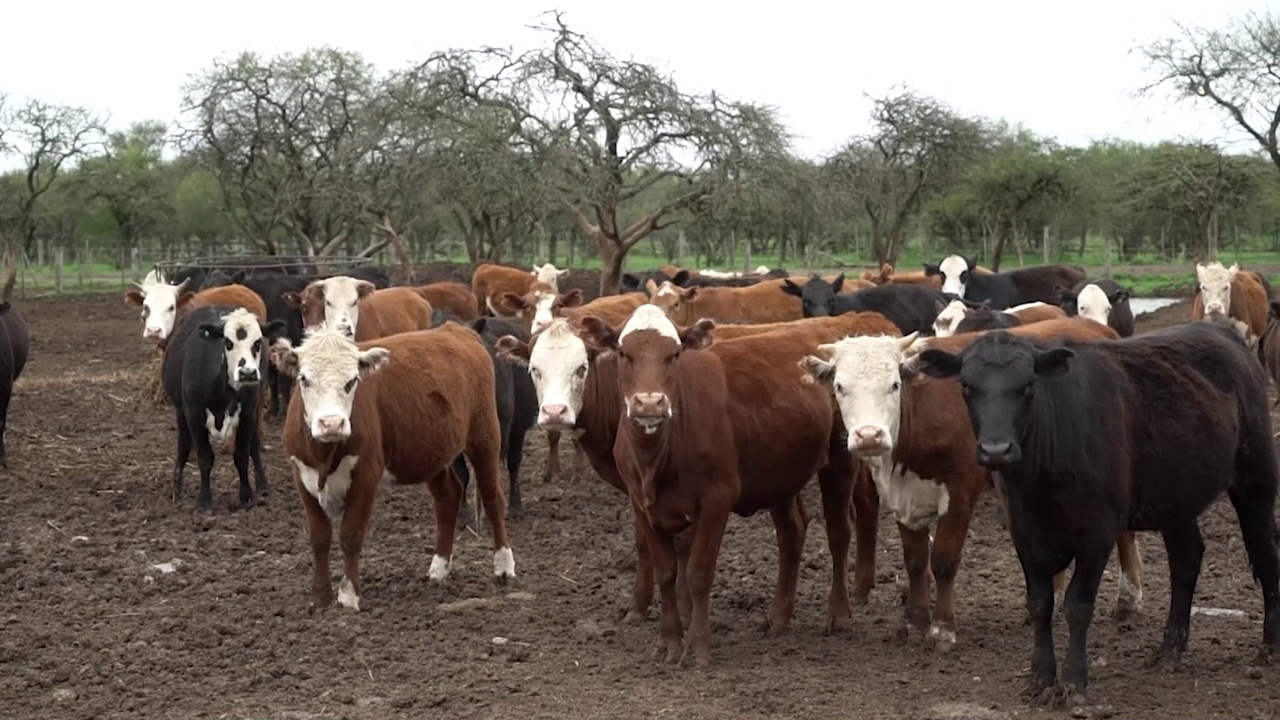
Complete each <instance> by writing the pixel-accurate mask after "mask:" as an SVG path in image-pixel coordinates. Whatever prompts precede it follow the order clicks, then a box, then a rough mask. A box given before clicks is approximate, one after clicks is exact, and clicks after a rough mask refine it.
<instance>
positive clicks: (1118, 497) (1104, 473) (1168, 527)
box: [920, 323, 1280, 702]
mask: <svg viewBox="0 0 1280 720" xmlns="http://www.w3.org/2000/svg"><path fill="white" fill-rule="evenodd" d="M920 362H921V369H922V370H923V371H924V372H925V373H927V374H929V375H931V376H933V377H938V378H947V377H956V376H959V378H960V383H961V385H962V386H963V387H964V395H965V401H966V403H967V404H968V412H969V419H970V422H971V423H972V425H973V428H974V435H975V437H976V445H977V447H976V453H977V458H978V462H980V463H981V464H982V465H983V466H985V467H987V468H989V469H991V470H998V471H1000V472H1001V473H1002V475H1003V477H1004V491H1005V494H1006V500H1007V507H1008V513H1009V531H1010V534H1011V535H1012V536H1013V544H1014V548H1015V550H1016V551H1017V554H1018V559H1019V561H1020V562H1021V563H1022V567H1023V572H1024V575H1025V577H1026V583H1027V607H1028V609H1029V610H1030V611H1031V615H1032V618H1033V622H1034V624H1035V643H1034V649H1033V650H1032V656H1031V672H1032V683H1033V684H1032V689H1033V690H1034V691H1038V692H1040V693H1042V694H1041V698H1042V699H1049V700H1056V699H1065V698H1063V696H1062V695H1061V694H1060V691H1061V689H1063V687H1064V686H1065V690H1066V691H1067V693H1069V694H1071V695H1072V697H1071V699H1072V700H1073V701H1076V702H1083V701H1085V695H1086V686H1087V682H1088V675H1089V670H1088V667H1089V660H1088V657H1087V655H1086V647H1085V645H1086V640H1087V635H1088V630H1089V624H1090V622H1091V621H1092V618H1093V607H1094V602H1095V599H1096V598H1097V593H1098V584H1099V582H1100V581H1101V579H1102V573H1103V570H1104V569H1105V568H1106V566H1107V559H1108V556H1109V555H1110V554H1111V547H1112V546H1113V545H1114V544H1115V542H1116V536H1117V535H1118V534H1119V533H1120V532H1121V531H1123V530H1158V531H1160V533H1161V534H1162V535H1163V537H1164V543H1165V548H1166V551H1167V552H1168V557H1169V584H1170V601H1169V616H1168V620H1167V621H1166V623H1165V628H1164V637H1163V640H1162V642H1161V644H1160V648H1159V651H1158V654H1157V655H1156V658H1155V659H1156V661H1158V662H1161V663H1164V664H1176V663H1177V662H1178V661H1179V659H1180V657H1181V655H1182V653H1183V652H1184V651H1185V650H1186V647H1187V636H1188V632H1189V629H1190V621H1191V600H1192V594H1193V592H1194V590H1195V586H1196V580H1197V578H1198V576H1199V574H1200V566H1201V560H1202V558H1203V555H1204V540H1203V538H1202V537H1201V534H1200V529H1199V526H1198V524H1197V520H1198V518H1199V516H1200V515H1201V514H1202V513H1203V512H1204V511H1205V509H1206V508H1208V507H1209V505H1210V504H1211V503H1213V501H1214V500H1216V499H1217V498H1218V496H1220V495H1221V494H1222V493H1223V491H1225V492H1226V493H1227V496H1228V497H1229V498H1230V500H1231V504H1232V506H1233V507H1234V508H1235V511H1236V515H1237V517H1238V518H1239V521H1240V529H1241V531H1242V533H1243V536H1244V545H1245V549H1246V551H1247V553H1248V556H1249V564H1250V565H1251V566H1252V569H1253V575H1254V577H1255V578H1256V579H1257V580H1258V581H1259V582H1260V583H1261V585H1262V596H1263V613H1264V614H1263V623H1262V641H1263V644H1264V646H1265V648H1264V652H1266V653H1268V654H1269V653H1271V652H1273V651H1275V650H1276V649H1277V648H1278V647H1280V557H1278V556H1277V552H1276V546H1275V544H1274V543H1273V541H1272V533H1273V531H1274V529H1275V505H1276V491H1277V483H1278V481H1280V478H1278V477H1277V475H1278V472H1277V468H1276V450H1275V446H1274V444H1273V443H1274V440H1273V437H1272V434H1271V429H1272V424H1271V414H1270V412H1269V411H1268V407H1267V379H1266V376H1265V375H1264V374H1263V370H1262V367H1261V365H1259V364H1258V363H1257V362H1256V361H1255V360H1254V359H1253V355H1252V354H1251V353H1250V352H1249V351H1248V349H1247V348H1246V346H1245V344H1244V342H1243V341H1242V340H1241V339H1240V337H1239V336H1238V335H1237V334H1236V333H1235V332H1234V331H1233V330H1232V329H1231V328H1230V327H1227V326H1225V325H1220V324H1217V323H1190V324H1186V325H1176V326H1173V327H1170V328H1166V329H1163V330H1157V331H1154V332H1149V333H1144V334H1142V335H1137V336H1135V337H1131V338H1124V339H1121V340H1110V341H1104V342H1098V343H1093V344H1079V345H1072V346H1070V347H1064V346H1058V347H1051V346H1047V345H1046V346H1037V345H1035V344H1033V343H1032V342H1031V341H1030V340H1029V339H1026V338H1017V337H1014V336H1012V335H1010V334H1009V333H1007V332H1004V331H996V332H993V333H989V334H987V335H984V336H983V337H981V338H979V339H978V340H977V341H976V342H974V343H973V344H972V345H970V346H969V347H968V348H967V349H966V350H964V352H962V353H960V354H959V355H958V356H957V355H952V354H950V353H948V352H946V351H943V350H936V349H935V350H925V351H924V352H923V353H921V354H920ZM1073 559H1074V560H1075V572H1074V573H1073V575H1072V577H1071V583H1070V585H1069V586H1068V587H1067V591H1066V595H1065V601H1064V610H1065V614H1066V618H1067V625H1068V633H1069V635H1068V636H1069V638H1070V639H1069V647H1068V650H1067V656H1066V663H1065V667H1064V669H1063V673H1062V685H1058V684H1057V682H1056V681H1057V663H1056V660H1055V657H1054V650H1053V634H1052V618H1053V601H1054V598H1053V595H1054V592H1053V576H1054V574H1055V573H1057V572H1060V571H1062V570H1065V569H1066V567H1067V565H1068V564H1069V563H1070V562H1071V561H1072V560H1073Z"/></svg>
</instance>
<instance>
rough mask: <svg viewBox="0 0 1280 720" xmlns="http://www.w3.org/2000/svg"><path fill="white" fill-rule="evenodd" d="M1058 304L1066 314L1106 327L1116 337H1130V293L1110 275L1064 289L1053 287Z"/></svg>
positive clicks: (1131, 316)
mask: <svg viewBox="0 0 1280 720" xmlns="http://www.w3.org/2000/svg"><path fill="white" fill-rule="evenodd" d="M1054 292H1056V293H1057V295H1058V305H1059V306H1060V307H1061V308H1062V310H1063V311H1064V312H1066V314H1067V316H1068V317H1074V316H1076V315H1079V316H1080V317H1085V318H1089V319H1090V320H1093V321H1094V322H1100V323H1102V324H1103V325H1107V326H1110V327H1111V329H1113V330H1115V331H1116V332H1117V333H1120V337H1132V336H1133V331H1134V328H1133V310H1131V309H1130V308H1129V297H1130V292H1129V291H1128V290H1127V289H1125V288H1124V287H1122V286H1121V285H1120V283H1118V282H1116V281H1115V280H1112V279H1111V278H1098V279H1097V280H1084V281H1082V282H1079V283H1077V284H1076V286H1075V287H1073V288H1070V289H1067V288H1064V287H1062V286H1061V285H1059V286H1057V287H1055V288H1054Z"/></svg>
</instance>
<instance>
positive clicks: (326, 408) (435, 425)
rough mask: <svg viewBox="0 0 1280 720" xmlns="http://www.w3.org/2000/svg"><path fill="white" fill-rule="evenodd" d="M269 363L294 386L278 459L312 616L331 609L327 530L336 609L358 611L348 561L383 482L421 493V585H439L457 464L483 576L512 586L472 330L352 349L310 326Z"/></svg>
mask: <svg viewBox="0 0 1280 720" xmlns="http://www.w3.org/2000/svg"><path fill="white" fill-rule="evenodd" d="M271 360H272V362H273V363H275V364H276V366H277V367H278V368H279V369H280V371H281V372H283V373H285V374H286V375H289V376H290V377H293V378H295V379H296V380H297V382H298V392H296V393H294V394H293V397H292V398H290V400H289V409H288V412H287V413H286V415H285V423H284V448H285V453H286V454H287V455H288V457H289V463H290V465H291V466H292V471H293V483H294V487H295V488H296V489H297V492H298V497H299V498H301V500H302V507H303V510H304V512H305V514H306V519H307V531H308V534H309V536H310V538H311V551H312V555H313V557H314V562H315V567H314V571H313V576H312V582H311V606H312V607H313V608H317V609H318V608H325V607H328V606H329V605H330V604H331V603H332V602H333V588H332V586H331V584H330V579H329V547H330V543H331V542H332V539H333V523H335V522H336V523H337V524H338V539H339V542H340V544H341V545H342V556H343V557H342V559H343V580H342V582H341V583H340V584H339V586H338V604H339V605H342V606H343V607H347V608H350V609H352V610H359V609H360V596H361V589H362V583H361V580H360V552H361V550H362V548H363V546H364V535H365V531H366V529H367V528H368V525H369V518H370V515H371V514H372V512H373V503H374V500H375V497H376V495H377V490H378V484H379V483H380V482H381V481H382V479H383V478H384V476H390V478H391V479H392V480H393V481H394V482H397V483H400V484H409V485H412V484H419V483H426V485H427V490H428V491H429V492H430V493H431V500H432V507H433V509H434V511H435V520H436V542H435V552H434V554H433V555H432V558H431V566H430V568H429V569H428V571H427V577H428V578H429V579H431V580H432V581H433V582H437V583H443V582H444V581H445V580H446V579H447V578H448V576H449V572H450V569H451V567H452V564H453V542H454V533H455V532H456V531H457V523H458V512H459V509H460V506H461V502H462V486H461V484H460V482H459V479H458V477H457V476H456V475H455V474H454V472H453V470H452V468H451V465H452V463H453V460H454V458H456V457H458V455H462V454H465V455H466V457H467V459H468V460H470V461H471V466H472V467H473V468H475V472H476V485H477V487H478V489H479V491H480V493H479V494H480V498H481V502H482V504H483V505H484V511H485V515H486V516H488V519H489V526H490V527H491V528H492V532H493V550H494V554H493V573H494V575H495V576H496V577H497V578H498V579H499V581H501V582H505V581H506V579H507V578H511V577H515V558H514V556H513V554H512V552H511V544H510V542H509V541H508V539H507V525H506V518H505V517H504V515H503V507H502V486H501V485H500V484H499V483H498V462H499V455H500V454H501V442H500V439H499V435H500V428H499V426H498V412H497V400H496V398H495V392H494V381H493V378H494V374H493V367H492V361H491V360H490V359H489V354H488V352H486V351H485V348H484V344H483V343H482V342H481V341H480V339H479V338H478V337H477V336H476V333H475V332H474V331H473V330H471V329H470V328H466V327H462V326H460V325H457V324H455V323H446V324H444V325H443V326H441V327H439V328H435V329H432V330H422V331H416V332H406V333H400V334H397V335H391V336H388V337H383V338H378V339H376V340H369V341H363V342H353V341H352V340H351V339H350V338H349V337H348V336H347V334H346V333H344V332H343V331H341V330H338V329H335V328H330V327H326V326H323V325H320V326H315V327H312V328H309V329H308V330H307V332H306V333H305V334H304V336H303V340H302V344H301V345H298V346H297V347H294V346H293V345H292V344H291V343H289V342H288V341H287V340H281V341H277V345H276V347H275V348H274V349H273V351H272V357H271Z"/></svg>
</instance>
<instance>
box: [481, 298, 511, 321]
mask: <svg viewBox="0 0 1280 720" xmlns="http://www.w3.org/2000/svg"><path fill="white" fill-rule="evenodd" d="M484 306H485V307H487V308H489V314H490V315H493V316H494V317H506V312H505V311H504V312H499V311H498V308H496V307H494V305H493V298H485V299H484Z"/></svg>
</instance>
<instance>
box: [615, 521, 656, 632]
mask: <svg viewBox="0 0 1280 720" xmlns="http://www.w3.org/2000/svg"><path fill="white" fill-rule="evenodd" d="M631 519H632V520H633V524H634V531H635V542H636V580H635V584H634V586H633V587H632V588H631V607H630V608H629V609H628V610H627V611H626V613H625V614H624V615H623V616H622V621H623V622H625V623H627V624H629V625H639V624H640V623H643V622H644V621H645V620H646V619H647V618H648V617H649V606H650V605H652V604H653V584H654V578H653V553H652V551H651V550H650V549H649V542H648V540H647V539H646V538H647V537H648V530H646V529H645V528H646V527H647V526H648V523H649V521H648V519H647V518H646V516H645V512H644V509H643V508H642V507H639V506H637V505H636V503H635V502H634V501H632V502H631Z"/></svg>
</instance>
